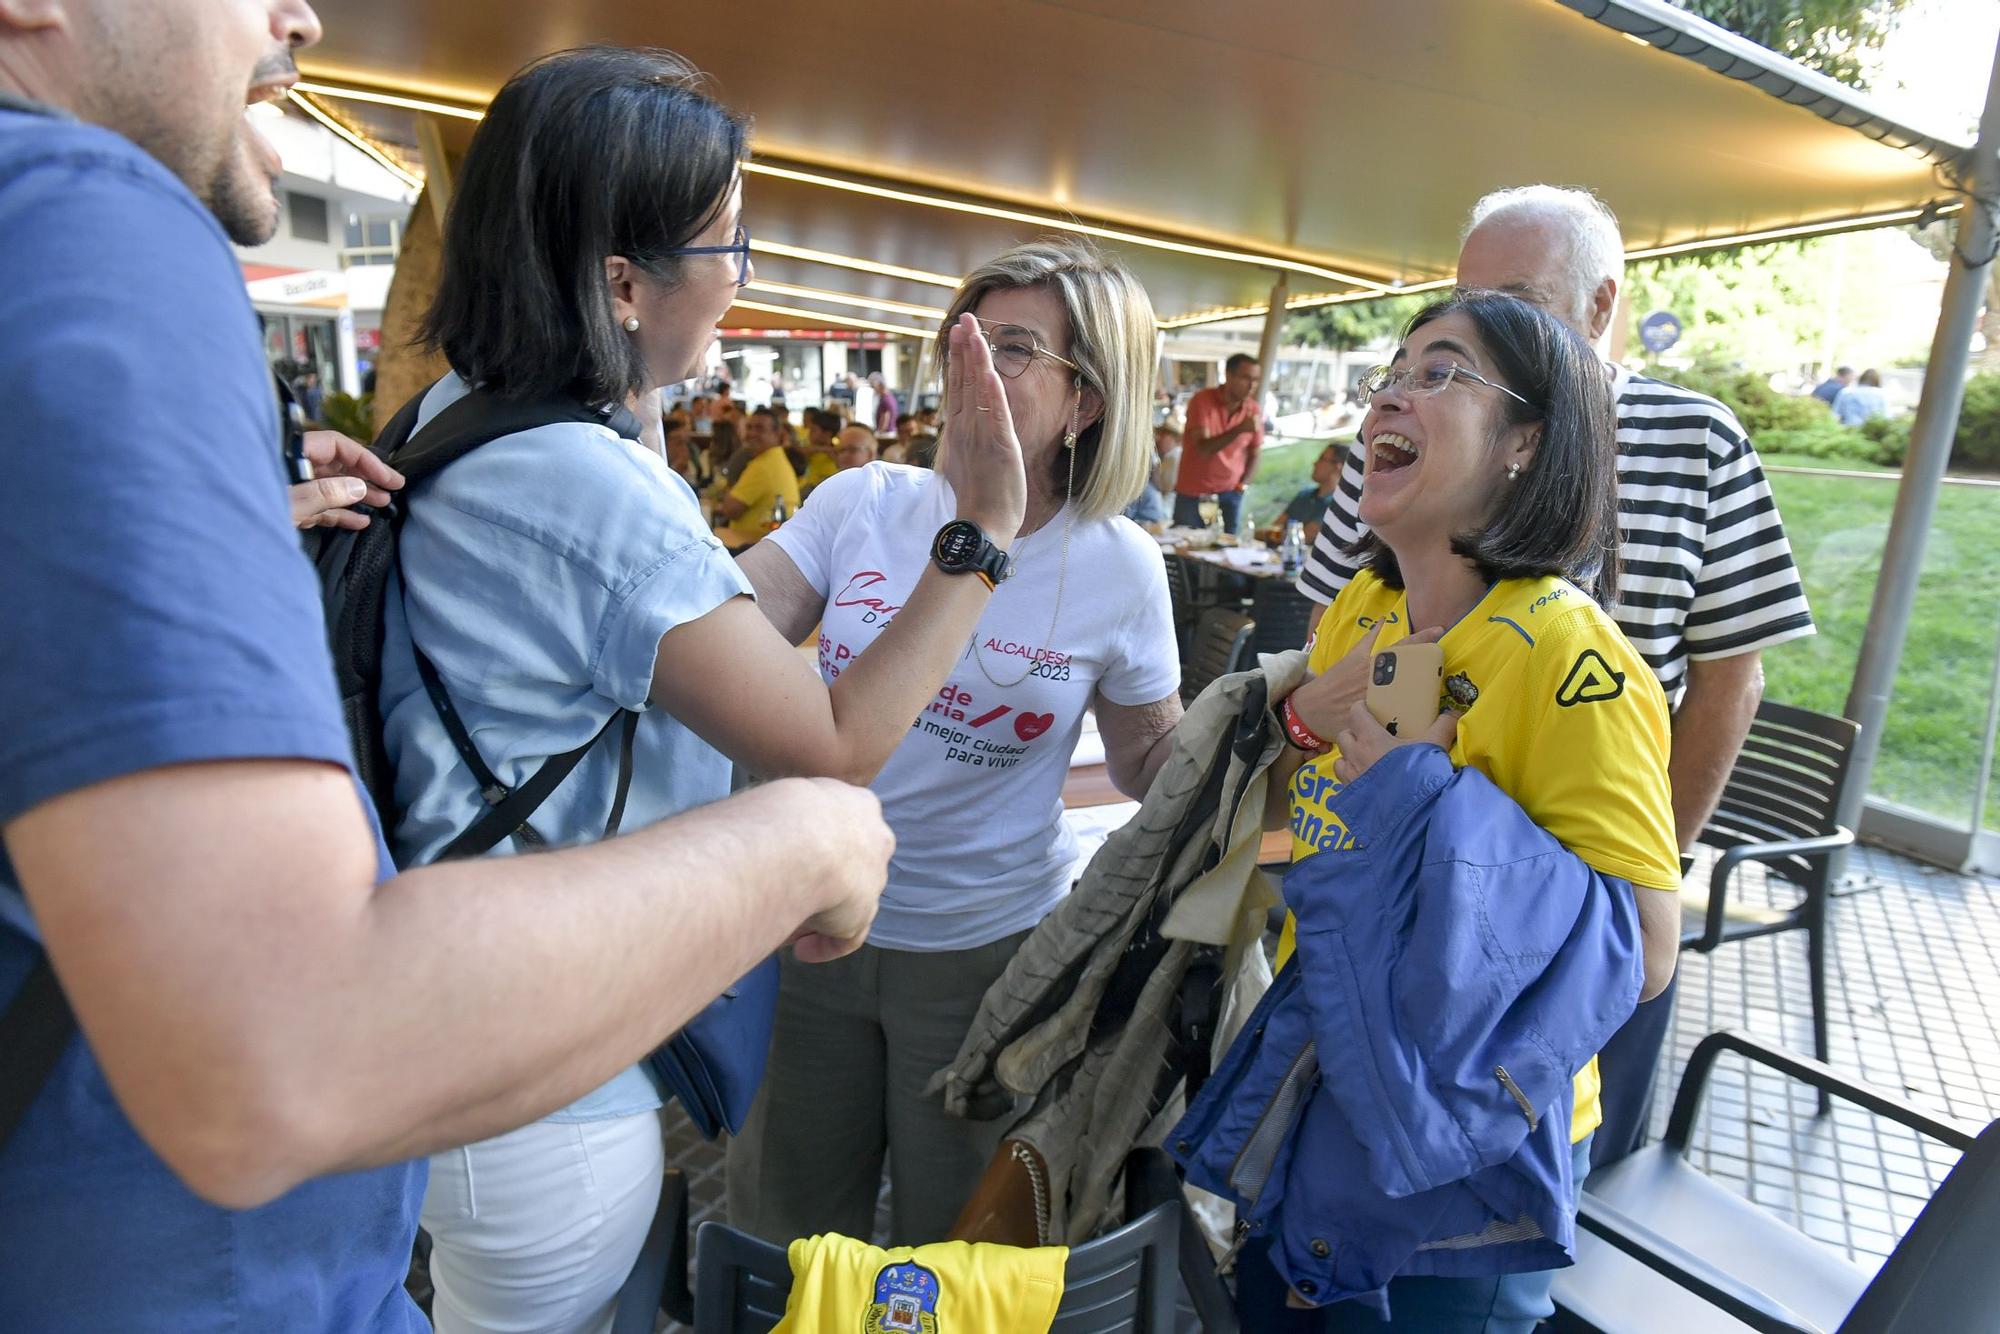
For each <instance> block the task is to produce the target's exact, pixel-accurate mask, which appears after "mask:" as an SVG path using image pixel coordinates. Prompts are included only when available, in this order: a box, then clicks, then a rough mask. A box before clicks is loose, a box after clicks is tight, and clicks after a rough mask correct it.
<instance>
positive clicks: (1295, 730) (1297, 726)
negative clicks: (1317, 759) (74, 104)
mask: <svg viewBox="0 0 2000 1334" xmlns="http://www.w3.org/2000/svg"><path fill="white" fill-rule="evenodd" d="M1278 721H1279V722H1280V723H1282V724H1283V725H1284V728H1285V738H1286V739H1287V740H1288V741H1290V742H1291V743H1292V745H1293V746H1294V747H1296V748H1297V749H1299V750H1303V751H1306V752H1307V753H1309V754H1316V753H1321V752H1324V751H1326V750H1328V749H1329V747H1328V746H1327V744H1326V742H1324V741H1322V740H1320V739H1319V736H1318V734H1317V733H1315V732H1314V731H1313V730H1312V729H1311V728H1310V727H1307V726H1306V725H1305V722H1304V720H1303V719H1301V718H1300V717H1299V711H1298V710H1297V709H1295V708H1293V707H1292V701H1291V700H1290V699H1289V698H1287V699H1286V700H1284V701H1283V702H1282V703H1280V704H1279V705H1278Z"/></svg>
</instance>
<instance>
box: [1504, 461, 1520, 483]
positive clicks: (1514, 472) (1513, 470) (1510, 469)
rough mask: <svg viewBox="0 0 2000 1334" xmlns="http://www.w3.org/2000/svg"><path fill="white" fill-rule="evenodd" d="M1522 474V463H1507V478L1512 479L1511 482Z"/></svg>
mask: <svg viewBox="0 0 2000 1334" xmlns="http://www.w3.org/2000/svg"><path fill="white" fill-rule="evenodd" d="M1520 475H1521V465H1520V464H1518V463H1510V464H1508V465H1507V480H1508V481H1510V482H1511V481H1513V480H1514V479H1515V478H1516V477H1519V476H1520Z"/></svg>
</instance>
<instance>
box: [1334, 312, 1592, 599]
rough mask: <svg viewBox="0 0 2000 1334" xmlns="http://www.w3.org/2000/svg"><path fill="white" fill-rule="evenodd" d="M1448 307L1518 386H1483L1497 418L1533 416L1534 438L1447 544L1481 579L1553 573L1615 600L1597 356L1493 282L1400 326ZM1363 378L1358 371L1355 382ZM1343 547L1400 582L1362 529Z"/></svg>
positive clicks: (1387, 553) (1517, 422) (1390, 556)
mask: <svg viewBox="0 0 2000 1334" xmlns="http://www.w3.org/2000/svg"><path fill="white" fill-rule="evenodd" d="M1495 298H1498V299H1495ZM1453 315H1462V316H1463V317H1464V318H1466V319H1468V320H1470V321H1471V322H1472V323H1473V324H1474V325H1476V326H1477V327H1478V329H1479V331H1480V334H1481V337H1482V341H1484V342H1485V343H1486V344H1487V345H1488V346H1489V348H1490V349H1491V351H1492V356H1493V358H1494V361H1495V364H1496V366H1497V368H1498V370H1499V371H1500V374H1501V376H1503V377H1504V378H1505V381H1506V383H1508V384H1512V385H1520V386H1523V387H1522V389H1521V391H1520V393H1521V396H1520V397H1515V396H1513V395H1510V394H1495V395H1493V397H1494V399H1495V400H1496V404H1495V405H1496V406H1497V407H1498V408H1499V410H1500V415H1501V423H1500V425H1501V426H1502V428H1509V427H1520V426H1524V425H1531V424H1535V423H1539V425H1540V432H1539V435H1540V440H1539V443H1538V444H1537V446H1536V448H1535V451H1534V455H1533V457H1532V459H1531V460H1530V461H1529V463H1528V464H1526V465H1524V466H1523V468H1522V470H1521V471H1520V473H1518V474H1515V475H1510V476H1509V478H1508V481H1509V486H1508V488H1507V490H1506V491H1505V492H1504V493H1503V494H1502V495H1501V496H1498V497H1496V500H1498V501H1499V503H1497V504H1496V505H1495V506H1494V507H1493V508H1492V510H1491V511H1490V512H1489V513H1488V514H1487V515H1486V516H1485V521H1484V522H1483V523H1482V524H1481V525H1480V526H1479V527H1477V528H1476V529H1472V530H1469V531H1467V532H1464V533H1455V534H1453V535H1452V539H1451V550H1452V551H1453V552H1454V553H1455V554H1457V555H1459V556H1462V557H1464V558H1465V559H1466V560H1469V561H1471V562H1472V564H1473V566H1474V568H1476V569H1477V570H1478V571H1479V573H1480V575H1481V576H1483V577H1484V578H1485V580H1486V581H1487V582H1488V583H1497V582H1498V581H1500V580H1502V579H1532V578H1536V577H1538V576H1541V575H1559V576H1562V577H1564V578H1567V579H1572V580H1574V581H1575V582H1576V583H1578V584H1580V585H1582V586H1583V587H1585V588H1589V589H1592V590H1593V591H1594V592H1595V593H1596V596H1597V601H1598V604H1599V605H1600V606H1603V607H1610V606H1612V605H1613V604H1614V603H1616V602H1617V600H1618V594H1617V589H1618V472H1617V434H1616V433H1617V416H1616V413H1615V410H1614V407H1613V404H1612V400H1611V393H1610V389H1609V387H1608V386H1604V392H1603V393H1602V394H1599V393H1595V392H1593V390H1595V389H1596V388H1597V387H1599V383H1600V382H1601V381H1602V380H1603V375H1602V374H1601V370H1600V367H1601V363H1600V362H1599V361H1598V359H1597V357H1596V356H1595V354H1593V353H1592V352H1591V350H1590V348H1589V347H1588V346H1586V345H1585V344H1584V343H1583V342H1582V340H1580V339H1579V338H1578V337H1577V336H1576V334H1575V333H1574V332H1573V331H1572V330H1570V329H1569V328H1568V327H1567V326H1565V325H1563V324H1562V323H1560V322H1559V321H1557V320H1555V319H1553V318H1551V317H1550V316H1549V315H1548V314H1547V313H1545V312H1544V311H1542V310H1541V309H1540V308H1538V307H1535V306H1531V305H1529V304H1528V303H1527V302H1525V301H1520V300H1517V299H1515V298H1513V297H1509V296H1506V295H1505V294H1504V293H1498V292H1474V291H1461V292H1459V293H1457V294H1455V295H1453V296H1451V297H1448V298H1446V299H1444V300H1442V301H1437V302H1433V303H1432V304H1431V305H1430V306H1428V307H1426V308H1425V309H1423V310H1420V311H1418V312H1417V313H1416V314H1415V315H1414V316H1412V317H1411V319H1410V323H1409V325H1408V327H1407V328H1405V329H1404V331H1403V336H1404V338H1405V339H1406V340H1407V339H1408V338H1410V337H1411V336H1412V335H1414V334H1415V333H1416V332H1417V331H1418V330H1419V329H1421V328H1423V327H1425V326H1426V325H1429V324H1433V323H1435V322H1437V321H1438V320H1441V319H1445V318H1447V317H1450V316H1453ZM1368 383H1369V380H1368V379H1366V378H1364V380H1363V387H1364V389H1365V388H1366V386H1367V384H1368ZM1411 383H1412V384H1413V386H1414V385H1420V384H1421V379H1420V378H1419V379H1416V380H1413V381H1412V382H1411ZM1537 403H1541V404H1545V405H1547V406H1546V407H1543V408H1536V407H1534V406H1533V405H1534V404H1537ZM1607 433H1608V434H1607ZM1349 554H1350V555H1355V556H1359V557H1360V558H1361V560H1362V563H1363V564H1364V565H1366V566H1367V568H1369V569H1371V570H1373V571H1374V572H1375V573H1376V574H1377V575H1378V576H1380V577H1381V579H1382V582H1383V583H1385V584H1387V585H1389V586H1390V587H1391V588H1401V587H1402V586H1403V578H1402V574H1401V572H1400V571H1399V570H1398V568H1397V565H1396V553H1395V551H1394V550H1393V549H1392V548H1391V547H1390V546H1389V544H1388V543H1386V542H1384V541H1383V540H1382V539H1381V538H1380V537H1378V536H1377V535H1376V534H1375V533H1374V531H1373V530H1367V531H1364V532H1363V533H1362V534H1361V536H1360V538H1358V539H1357V540H1356V541H1355V543H1354V545H1353V547H1352V548H1351V549H1350V551H1349Z"/></svg>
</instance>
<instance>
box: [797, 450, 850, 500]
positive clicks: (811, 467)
mask: <svg viewBox="0 0 2000 1334" xmlns="http://www.w3.org/2000/svg"><path fill="white" fill-rule="evenodd" d="M839 471H840V465H839V464H838V463H835V462H834V461H833V455H832V454H829V453H824V452H821V451H819V450H814V451H813V452H812V453H810V454H808V455H806V475H805V476H803V477H801V478H799V489H800V490H801V491H810V490H812V489H813V488H814V487H816V486H818V485H819V484H820V483H821V482H824V481H825V480H826V479H827V478H829V477H831V476H833V475H834V474H835V473H837V472H839Z"/></svg>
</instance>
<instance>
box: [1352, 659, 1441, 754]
mask: <svg viewBox="0 0 2000 1334" xmlns="http://www.w3.org/2000/svg"><path fill="white" fill-rule="evenodd" d="M1443 679H1444V650H1443V649H1441V648H1439V647H1438V646H1437V645H1436V644H1397V645H1394V646H1393V647H1390V648H1385V649H1383V650H1382V651H1381V652H1379V653H1377V654H1376V655H1375V661H1374V663H1373V664H1372V665H1371V666H1370V668H1369V672H1368V712H1370V713H1372V714H1374V715H1375V721H1376V722H1378V723H1380V724H1382V726H1384V727H1386V728H1388V729H1389V734H1390V735H1391V736H1402V735H1404V734H1405V732H1406V730H1408V731H1416V732H1421V731H1423V730H1424V729H1425V728H1427V727H1429V726H1430V725H1431V724H1432V723H1434V722H1436V721H1437V716H1438V691H1439V688H1440V687H1439V683H1440V682H1441V681H1442V680H1443Z"/></svg>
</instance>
